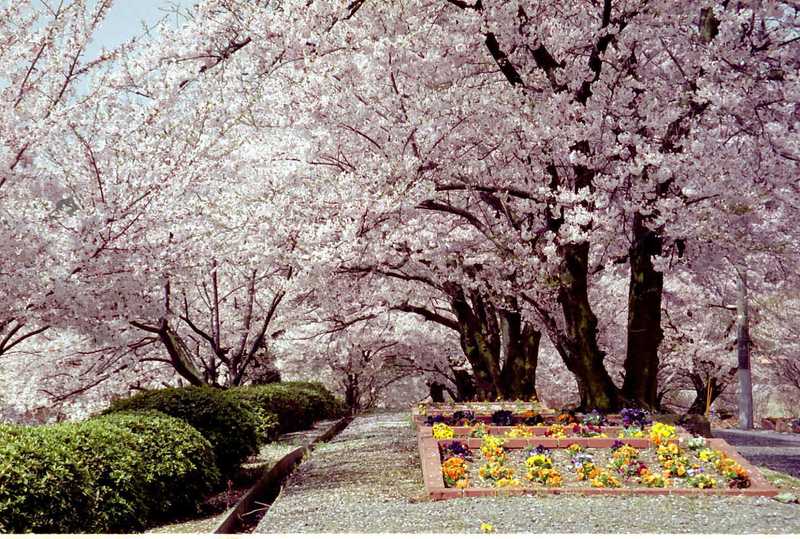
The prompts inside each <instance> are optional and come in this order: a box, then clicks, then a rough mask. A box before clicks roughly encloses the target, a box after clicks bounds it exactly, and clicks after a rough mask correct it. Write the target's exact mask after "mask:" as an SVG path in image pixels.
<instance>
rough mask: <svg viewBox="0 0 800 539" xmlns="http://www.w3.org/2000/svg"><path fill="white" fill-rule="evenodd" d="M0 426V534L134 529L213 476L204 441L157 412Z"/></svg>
mask: <svg viewBox="0 0 800 539" xmlns="http://www.w3.org/2000/svg"><path fill="white" fill-rule="evenodd" d="M0 429H2V430H1V431H0V432H2V434H9V433H10V436H8V437H4V438H3V442H4V443H3V444H0V531H2V532H17V533H23V532H46V533H53V532H62V533H78V532H83V533H86V532H94V533H108V532H127V531H139V530H143V529H144V528H145V527H146V526H147V525H149V524H152V523H153V522H156V521H158V520H159V519H161V518H163V517H165V516H166V515H168V514H175V513H178V512H181V511H184V512H185V511H189V510H193V509H195V508H196V507H197V504H198V502H199V501H200V500H202V498H203V496H204V495H205V494H207V493H208V492H209V490H210V487H211V485H212V484H213V483H215V482H216V481H218V479H219V473H218V471H217V469H216V466H215V464H214V455H213V452H212V450H211V445H210V444H209V443H208V441H206V440H205V439H204V438H203V437H202V436H201V435H200V433H199V432H198V431H197V430H195V429H194V428H192V427H190V426H189V425H188V424H186V423H184V422H183V421H179V420H177V419H174V418H170V417H168V416H165V415H163V414H152V413H150V414H113V415H108V416H104V417H102V418H97V419H93V420H90V421H85V422H82V423H61V424H58V425H52V426H40V427H13V428H8V427H2V428H0Z"/></svg>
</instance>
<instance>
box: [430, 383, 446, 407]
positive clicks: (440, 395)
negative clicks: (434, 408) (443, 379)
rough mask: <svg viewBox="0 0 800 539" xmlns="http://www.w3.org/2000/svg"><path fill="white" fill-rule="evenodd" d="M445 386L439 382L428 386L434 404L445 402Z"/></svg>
mask: <svg viewBox="0 0 800 539" xmlns="http://www.w3.org/2000/svg"><path fill="white" fill-rule="evenodd" d="M444 390H445V386H444V384H440V383H439V382H430V383H429V384H428V392H429V393H430V395H431V401H432V402H444Z"/></svg>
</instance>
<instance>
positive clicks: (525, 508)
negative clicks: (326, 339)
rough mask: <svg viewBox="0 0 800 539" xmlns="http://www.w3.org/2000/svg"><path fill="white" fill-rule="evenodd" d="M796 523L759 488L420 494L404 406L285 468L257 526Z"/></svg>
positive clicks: (642, 527)
mask: <svg viewBox="0 0 800 539" xmlns="http://www.w3.org/2000/svg"><path fill="white" fill-rule="evenodd" d="M482 522H488V523H491V524H493V525H494V527H495V529H496V531H497V532H499V533H513V532H533V533H659V532H664V533H668V532H669V533H703V534H708V533H728V534H744V533H782V534H786V533H800V505H790V504H781V503H779V502H776V501H774V500H770V499H767V498H751V497H741V498H739V497H721V496H702V497H679V496H652V497H649V496H639V497H637V496H614V497H600V496H598V497H591V496H587V497H582V496H566V495H564V496H513V497H507V498H504V497H497V498H462V499H456V500H448V501H439V502H430V501H427V500H426V499H425V495H424V487H423V483H422V472H421V469H420V466H419V456H418V453H417V445H416V438H415V435H414V431H413V428H412V426H411V423H410V420H409V417H408V413H407V412H398V413H388V412H387V413H378V414H374V415H370V416H365V417H359V418H356V419H355V420H354V421H353V423H351V424H350V426H349V427H348V428H347V429H345V430H344V431H343V432H342V433H341V434H340V435H339V436H337V437H336V438H335V439H334V440H333V441H332V442H330V443H328V444H324V445H322V446H320V447H319V448H318V449H317V450H315V451H314V453H313V454H312V455H311V458H310V459H309V460H308V461H306V462H304V463H303V464H302V465H301V466H300V468H298V470H297V471H296V472H295V473H294V474H293V475H292V476H291V477H290V479H289V481H288V483H287V485H286V486H285V487H284V490H283V492H282V494H281V495H280V496H279V497H278V499H277V500H276V501H275V503H274V504H273V506H272V508H271V509H270V510H269V512H268V513H267V515H266V517H265V518H264V520H262V521H261V523H260V524H259V525H258V528H257V529H256V532H257V533H276V532H277V533H297V532H314V533H358V532H361V533H381V532H395V533H398V532H408V533H415V532H416V533H420V532H428V533H431V532H433V533H465V532H466V533H478V532H479V531H480V525H481V523H482Z"/></svg>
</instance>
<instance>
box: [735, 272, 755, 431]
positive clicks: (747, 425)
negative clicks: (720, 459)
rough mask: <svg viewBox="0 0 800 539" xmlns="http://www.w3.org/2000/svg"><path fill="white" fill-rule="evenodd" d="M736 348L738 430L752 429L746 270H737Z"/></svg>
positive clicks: (751, 386) (751, 385)
mask: <svg viewBox="0 0 800 539" xmlns="http://www.w3.org/2000/svg"><path fill="white" fill-rule="evenodd" d="M737 271H738V273H739V282H738V283H737V287H736V292H737V301H736V345H737V346H736V348H737V353H738V359H739V428H740V429H745V430H750V429H752V428H753V380H752V377H751V374H750V317H749V316H748V312H747V270H746V269H745V268H742V269H741V270H737Z"/></svg>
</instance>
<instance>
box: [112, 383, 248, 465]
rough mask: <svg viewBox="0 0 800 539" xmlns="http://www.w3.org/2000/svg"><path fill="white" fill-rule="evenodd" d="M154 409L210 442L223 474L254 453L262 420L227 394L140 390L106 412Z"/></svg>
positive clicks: (206, 390)
mask: <svg viewBox="0 0 800 539" xmlns="http://www.w3.org/2000/svg"><path fill="white" fill-rule="evenodd" d="M137 410H138V411H141V410H157V411H159V412H163V413H165V414H167V415H170V416H172V417H176V418H178V419H182V420H184V421H186V422H187V423H189V424H190V425H191V426H193V427H194V428H196V429H197V430H198V431H200V433H201V434H202V435H203V436H204V437H205V438H206V439H207V440H208V441H209V442H211V446H212V447H213V448H214V454H215V456H216V461H217V465H218V466H219V468H220V471H221V472H222V473H223V475H225V476H228V475H230V474H232V473H233V472H235V471H236V470H237V469H238V468H239V466H240V465H241V463H242V462H243V461H244V459H245V458H247V456H249V455H251V454H253V453H255V451H256V448H257V446H258V435H259V431H260V429H261V428H262V425H263V423H262V421H261V420H260V419H259V417H258V414H257V413H256V412H255V410H254V409H253V408H252V407H251V406H249V405H248V404H247V403H244V402H240V401H239V399H236V398H235V397H234V395H232V394H230V393H229V392H228V391H224V390H220V389H214V388H210V387H182V388H167V389H154V390H148V391H142V392H141V393H138V394H136V395H134V396H133V397H129V398H127V399H120V400H117V401H114V402H112V403H111V406H110V407H109V408H108V410H106V412H105V413H106V414H107V413H109V412H121V411H137Z"/></svg>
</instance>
